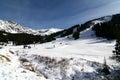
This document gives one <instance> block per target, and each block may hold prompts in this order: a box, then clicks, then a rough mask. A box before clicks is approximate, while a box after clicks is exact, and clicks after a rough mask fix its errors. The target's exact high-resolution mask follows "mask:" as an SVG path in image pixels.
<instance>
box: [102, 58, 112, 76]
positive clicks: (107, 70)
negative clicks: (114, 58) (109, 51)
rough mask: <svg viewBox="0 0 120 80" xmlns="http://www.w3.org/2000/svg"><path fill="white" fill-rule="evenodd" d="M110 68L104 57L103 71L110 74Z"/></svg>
mask: <svg viewBox="0 0 120 80" xmlns="http://www.w3.org/2000/svg"><path fill="white" fill-rule="evenodd" d="M109 69H110V67H109V66H108V65H107V62H106V59H105V57H104V66H103V69H102V72H103V73H104V74H105V75H108V74H110V70H109Z"/></svg>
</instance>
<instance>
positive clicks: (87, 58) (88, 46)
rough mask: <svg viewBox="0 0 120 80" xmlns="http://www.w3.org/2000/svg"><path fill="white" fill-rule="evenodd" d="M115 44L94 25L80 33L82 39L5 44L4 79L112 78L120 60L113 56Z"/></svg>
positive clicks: (0, 78)
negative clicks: (98, 33)
mask: <svg viewBox="0 0 120 80" xmlns="http://www.w3.org/2000/svg"><path fill="white" fill-rule="evenodd" d="M109 19H110V18H109ZM107 20H108V18H107ZM101 22H102V20H101V21H98V20H96V21H94V22H93V23H94V24H96V23H101ZM114 45H115V41H108V40H106V39H103V38H97V37H96V36H95V34H94V32H93V31H92V26H91V27H90V28H88V29H86V30H84V31H82V32H81V33H80V39H78V40H74V39H73V38H72V35H69V37H64V38H58V39H57V40H55V41H52V42H48V43H43V44H31V45H28V46H30V47H31V48H28V47H26V48H24V47H23V46H11V45H7V46H3V47H2V48H1V49H0V80H103V79H105V80H107V79H108V78H110V79H111V80H112V79H113V74H114V73H113V72H114V71H112V70H113V67H115V66H116V62H115V61H114V60H111V59H110V57H111V56H112V55H113V53H112V51H113V50H114V47H115V46H114ZM105 62H106V63H107V65H108V66H109V67H110V70H111V72H112V73H111V74H110V75H104V73H102V69H103V68H104V65H105ZM114 75H115V74H114ZM105 76H106V77H107V79H106V77H105ZM113 80H114V79H113Z"/></svg>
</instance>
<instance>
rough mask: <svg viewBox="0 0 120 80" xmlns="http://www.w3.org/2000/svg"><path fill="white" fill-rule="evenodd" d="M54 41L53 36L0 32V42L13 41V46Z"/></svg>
mask: <svg viewBox="0 0 120 80" xmlns="http://www.w3.org/2000/svg"><path fill="white" fill-rule="evenodd" d="M52 40H55V38H54V37H53V36H40V35H32V34H26V33H19V34H11V33H6V32H4V31H0V42H6V43H7V42H8V41H13V45H26V44H33V43H44V42H49V41H52Z"/></svg>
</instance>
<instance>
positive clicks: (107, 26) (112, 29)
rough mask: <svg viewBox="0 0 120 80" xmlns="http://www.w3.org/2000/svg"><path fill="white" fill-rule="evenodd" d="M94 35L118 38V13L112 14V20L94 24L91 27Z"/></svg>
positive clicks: (119, 17)
mask: <svg viewBox="0 0 120 80" xmlns="http://www.w3.org/2000/svg"><path fill="white" fill-rule="evenodd" d="M93 30H94V31H95V33H96V36H98V37H103V38H107V39H108V40H109V39H118V38H120V15H114V16H113V17H112V20H111V21H109V22H104V23H100V24H96V25H95V26H94V27H93Z"/></svg>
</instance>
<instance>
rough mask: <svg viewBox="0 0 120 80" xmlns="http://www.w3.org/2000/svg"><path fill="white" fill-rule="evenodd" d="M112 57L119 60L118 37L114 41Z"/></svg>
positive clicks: (119, 41)
mask: <svg viewBox="0 0 120 80" xmlns="http://www.w3.org/2000/svg"><path fill="white" fill-rule="evenodd" d="M113 53H114V55H113V58H114V59H116V60H117V61H119V62H120V39H118V40H117V41H116V45H115V50H114V51H113Z"/></svg>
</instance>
